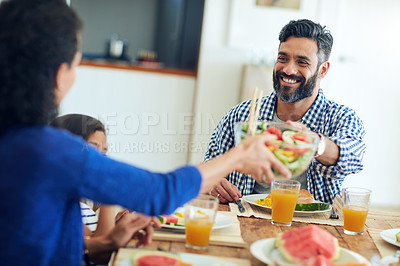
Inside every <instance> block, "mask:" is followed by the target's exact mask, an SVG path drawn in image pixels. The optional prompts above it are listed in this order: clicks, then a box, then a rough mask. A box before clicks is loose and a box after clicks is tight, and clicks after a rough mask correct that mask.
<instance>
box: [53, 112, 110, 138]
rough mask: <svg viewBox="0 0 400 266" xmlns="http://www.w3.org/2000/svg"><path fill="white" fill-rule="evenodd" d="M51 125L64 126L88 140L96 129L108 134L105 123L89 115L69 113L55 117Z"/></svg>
mask: <svg viewBox="0 0 400 266" xmlns="http://www.w3.org/2000/svg"><path fill="white" fill-rule="evenodd" d="M50 125H51V126H54V127H58V128H64V129H66V130H68V131H69V132H71V133H72V134H75V135H78V136H81V137H82V138H83V139H84V140H86V141H87V140H88V139H89V137H90V136H91V135H92V134H93V133H95V132H96V131H101V132H103V133H104V134H106V129H105V127H104V125H103V123H101V122H100V121H99V120H97V119H96V118H93V117H91V116H88V115H81V114H69V115H63V116H59V117H57V118H56V119H54V120H53V121H52V122H51V124H50Z"/></svg>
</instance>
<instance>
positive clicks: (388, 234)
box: [380, 228, 400, 247]
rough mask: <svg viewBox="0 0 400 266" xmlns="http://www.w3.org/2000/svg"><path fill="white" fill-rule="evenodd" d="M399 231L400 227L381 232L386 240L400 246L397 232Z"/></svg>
mask: <svg viewBox="0 0 400 266" xmlns="http://www.w3.org/2000/svg"><path fill="white" fill-rule="evenodd" d="M398 232H400V228H395V229H388V230H385V231H382V232H381V233H380V235H381V237H382V239H383V240H385V241H386V242H388V243H390V244H393V245H395V246H398V247H400V242H399V241H396V234H397V233H398Z"/></svg>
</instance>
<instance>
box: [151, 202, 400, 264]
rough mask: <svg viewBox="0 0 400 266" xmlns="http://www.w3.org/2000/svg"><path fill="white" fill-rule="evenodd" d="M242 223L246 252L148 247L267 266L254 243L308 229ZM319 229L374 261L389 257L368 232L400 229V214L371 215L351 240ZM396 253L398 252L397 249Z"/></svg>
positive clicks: (161, 244)
mask: <svg viewBox="0 0 400 266" xmlns="http://www.w3.org/2000/svg"><path fill="white" fill-rule="evenodd" d="M219 210H220V211H229V206H228V205H223V204H220V206H219ZM238 219H239V222H240V229H241V235H242V237H243V240H244V241H245V242H246V244H247V247H245V248H238V247H227V246H219V245H210V246H209V248H208V250H206V251H195V250H192V249H188V248H185V244H184V243H183V242H174V241H153V243H152V244H151V245H150V246H148V247H146V249H150V250H164V251H172V252H186V253H196V254H205V255H212V256H218V257H221V256H224V257H232V258H242V259H248V260H250V261H251V265H264V264H263V263H262V262H260V261H259V260H258V259H256V258H254V257H253V256H252V254H251V253H250V250H249V247H250V245H251V244H252V243H254V242H255V241H257V240H260V239H264V238H271V237H276V236H277V235H278V234H279V233H281V232H283V231H287V230H291V229H293V228H297V227H302V226H304V223H300V222H293V223H292V226H291V227H282V226H275V225H272V224H271V221H270V220H266V219H260V218H254V217H250V218H247V217H238ZM318 226H320V227H322V228H324V229H326V230H327V231H329V232H330V233H331V234H333V235H334V236H335V237H336V238H337V239H338V241H339V245H340V246H341V247H343V248H346V249H349V250H352V251H354V252H357V253H359V254H361V255H362V256H364V257H365V258H367V259H371V258H372V257H373V256H374V255H379V256H381V257H382V256H387V254H381V253H380V251H379V250H378V248H377V246H376V244H375V242H374V239H373V238H372V237H371V234H370V233H369V232H368V230H371V231H374V232H378V231H381V230H386V229H391V228H400V212H399V213H397V212H396V213H390V212H379V211H370V212H369V214H368V219H367V224H366V227H367V229H368V230H367V232H366V233H365V234H364V235H361V236H349V235H346V234H344V233H343V227H342V226H330V225H318ZM376 239H377V238H376V236H375V241H376ZM388 245H390V244H388ZM393 250H396V248H395V247H394V246H393ZM393 254H394V251H393Z"/></svg>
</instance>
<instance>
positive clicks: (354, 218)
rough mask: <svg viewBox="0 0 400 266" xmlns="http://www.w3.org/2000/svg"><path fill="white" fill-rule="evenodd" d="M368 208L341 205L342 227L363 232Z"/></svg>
mask: <svg viewBox="0 0 400 266" xmlns="http://www.w3.org/2000/svg"><path fill="white" fill-rule="evenodd" d="M367 214H368V209H367V208H364V207H360V206H353V205H347V206H343V219H344V229H345V230H347V231H350V232H357V233H360V232H363V231H364V225H365V221H366V220H367Z"/></svg>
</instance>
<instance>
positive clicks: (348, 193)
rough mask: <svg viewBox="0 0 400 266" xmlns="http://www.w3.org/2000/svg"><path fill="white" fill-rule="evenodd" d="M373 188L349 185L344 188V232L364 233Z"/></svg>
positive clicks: (351, 233)
mask: <svg viewBox="0 0 400 266" xmlns="http://www.w3.org/2000/svg"><path fill="white" fill-rule="evenodd" d="M370 196H371V190H369V189H366V188H358V187H347V188H343V190H342V205H343V208H342V209H343V220H344V226H343V228H344V233H345V234H348V235H362V234H364V227H365V221H366V220H367V214H368V209H369V199H370Z"/></svg>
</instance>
